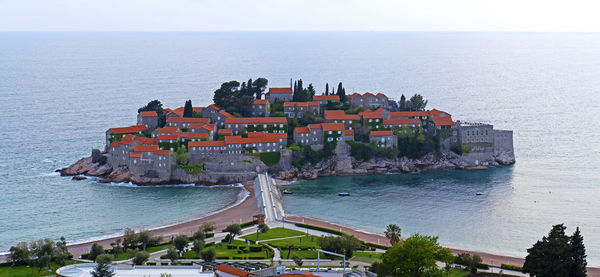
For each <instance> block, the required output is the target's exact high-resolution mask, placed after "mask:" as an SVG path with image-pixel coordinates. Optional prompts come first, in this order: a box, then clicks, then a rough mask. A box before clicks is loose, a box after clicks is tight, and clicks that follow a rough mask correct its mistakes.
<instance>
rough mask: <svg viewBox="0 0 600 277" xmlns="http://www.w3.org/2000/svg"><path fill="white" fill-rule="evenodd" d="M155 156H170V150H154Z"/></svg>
mask: <svg viewBox="0 0 600 277" xmlns="http://www.w3.org/2000/svg"><path fill="white" fill-rule="evenodd" d="M154 154H156V155H171V150H156V151H154Z"/></svg>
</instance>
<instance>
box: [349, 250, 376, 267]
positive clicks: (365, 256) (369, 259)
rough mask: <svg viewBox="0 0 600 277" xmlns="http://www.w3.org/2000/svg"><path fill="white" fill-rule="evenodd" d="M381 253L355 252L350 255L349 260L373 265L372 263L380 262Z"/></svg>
mask: <svg viewBox="0 0 600 277" xmlns="http://www.w3.org/2000/svg"><path fill="white" fill-rule="evenodd" d="M382 256H383V253H378V252H358V251H355V252H354V253H353V255H352V258H351V259H350V260H352V261H359V262H365V263H371V264H372V263H374V262H380V261H381V259H382Z"/></svg>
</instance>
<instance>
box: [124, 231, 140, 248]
mask: <svg viewBox="0 0 600 277" xmlns="http://www.w3.org/2000/svg"><path fill="white" fill-rule="evenodd" d="M137 243H138V237H137V234H136V233H135V231H134V230H133V229H131V228H125V231H123V248H124V249H125V250H127V249H134V248H136V247H137Z"/></svg>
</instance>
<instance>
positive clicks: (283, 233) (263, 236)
mask: <svg viewBox="0 0 600 277" xmlns="http://www.w3.org/2000/svg"><path fill="white" fill-rule="evenodd" d="M302 235H306V233H304V232H300V231H296V230H291V229H283V228H273V229H270V230H269V231H267V232H266V233H259V235H258V240H267V239H277V238H286V237H293V236H302ZM242 238H243V239H247V240H249V241H256V233H254V234H250V235H245V236H243V237H242Z"/></svg>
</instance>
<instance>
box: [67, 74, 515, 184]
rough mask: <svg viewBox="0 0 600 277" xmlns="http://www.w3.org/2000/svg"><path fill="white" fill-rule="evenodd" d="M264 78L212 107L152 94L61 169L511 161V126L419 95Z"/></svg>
mask: <svg viewBox="0 0 600 277" xmlns="http://www.w3.org/2000/svg"><path fill="white" fill-rule="evenodd" d="M267 85H268V81H267V80H266V79H265V78H259V79H256V80H254V81H252V80H249V81H248V82H243V83H241V84H240V83H239V82H237V81H231V82H227V83H223V84H222V85H221V87H220V88H218V89H217V90H215V92H214V97H213V101H214V103H213V104H211V105H208V106H206V107H194V106H192V102H191V100H188V101H186V103H185V106H183V107H178V108H175V109H170V108H163V107H162V103H161V102H160V101H158V100H153V101H151V102H149V103H148V104H147V105H145V106H144V107H141V108H140V109H139V110H138V114H137V123H136V124H135V125H132V126H127V127H114V128H110V129H108V130H107V131H106V143H105V146H104V149H103V151H101V150H98V149H93V150H92V154H91V156H90V157H86V158H82V159H81V160H79V161H77V162H76V163H75V164H73V165H71V166H69V167H67V168H63V169H60V170H59V172H60V173H61V175H63V176H75V175H88V176H98V177H101V178H102V180H101V182H132V183H134V184H138V185H156V184H166V183H195V184H225V183H238V182H245V181H252V180H254V179H255V178H256V177H257V174H258V173H259V172H265V171H267V172H269V173H270V174H271V175H272V176H274V177H275V178H277V179H283V180H294V179H315V178H317V177H318V176H332V175H351V174H381V173H390V172H392V173H394V172H397V173H400V172H403V173H418V172H420V171H422V170H435V169H481V168H487V167H490V166H500V165H507V164H512V163H514V162H515V158H514V150H513V138H512V135H513V134H512V131H509V130H498V129H494V126H493V125H491V124H487V123H476V122H467V121H460V120H454V119H453V118H452V116H451V114H450V113H448V112H445V111H442V110H439V109H429V110H428V109H426V106H427V101H426V100H425V99H424V98H423V97H422V96H421V95H419V94H415V95H414V96H412V97H411V98H410V99H406V97H405V96H404V95H402V97H401V99H400V100H399V101H394V100H393V99H390V98H389V97H388V96H387V95H385V94H383V93H376V94H373V93H369V92H366V93H362V94H360V93H356V92H355V93H353V94H350V95H346V92H345V88H344V87H343V85H342V83H339V85H338V87H337V91H336V89H332V90H331V92H330V91H329V85H328V84H327V85H326V88H325V91H324V92H323V93H321V95H317V94H316V91H315V89H314V87H313V85H312V84H310V85H309V86H308V87H306V88H305V87H304V86H303V84H302V80H297V81H295V82H293V84H292V81H290V86H289V87H269V88H268V90H267ZM265 91H266V93H264V92H265ZM263 96H264V97H263ZM74 178H76V179H82V178H85V177H84V176H76V177H74Z"/></svg>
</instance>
